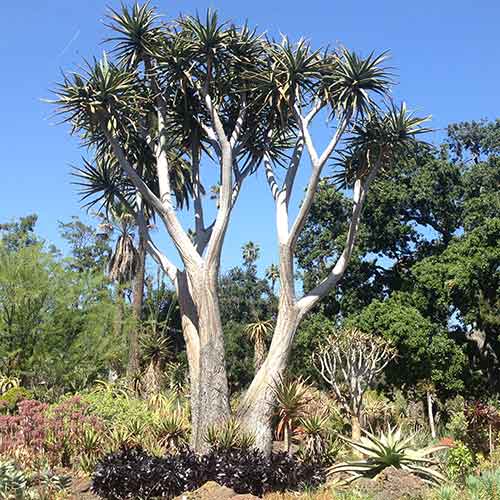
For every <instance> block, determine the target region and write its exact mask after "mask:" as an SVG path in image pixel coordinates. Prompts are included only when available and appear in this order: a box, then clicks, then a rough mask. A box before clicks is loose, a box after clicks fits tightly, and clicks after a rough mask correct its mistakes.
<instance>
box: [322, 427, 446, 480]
mask: <svg viewBox="0 0 500 500" xmlns="http://www.w3.org/2000/svg"><path fill="white" fill-rule="evenodd" d="M363 433H364V434H365V436H363V437H362V438H361V440H360V441H353V440H352V439H349V438H347V437H343V436H341V439H343V440H344V441H345V442H346V443H348V444H350V445H351V446H352V448H353V449H354V450H356V451H357V452H359V453H361V454H362V455H364V456H365V457H366V458H364V459H363V460H355V461H352V462H344V463H339V464H336V465H334V466H333V467H330V469H329V470H328V473H329V474H330V475H333V474H337V473H339V472H346V473H348V474H350V475H351V481H353V480H355V479H357V478H360V477H374V476H376V475H377V474H378V473H380V472H381V471H383V470H384V469H385V468H386V467H395V468H398V469H403V470H406V471H408V472H411V473H412V474H415V475H417V476H419V477H421V478H422V479H424V480H425V481H427V482H429V483H440V482H443V481H444V480H445V478H444V476H443V475H442V474H441V473H440V472H439V471H438V470H437V469H436V465H437V462H436V461H435V460H433V459H432V458H429V457H430V455H432V454H434V453H436V452H438V451H440V450H444V449H446V448H448V447H447V446H445V445H438V446H430V447H428V448H423V449H420V450H415V449H413V448H411V444H412V442H413V438H414V436H407V437H403V435H402V432H401V429H400V428H398V429H393V428H391V427H390V426H389V428H388V430H387V432H382V433H381V434H380V436H375V435H374V434H371V433H370V432H368V431H366V430H363Z"/></svg>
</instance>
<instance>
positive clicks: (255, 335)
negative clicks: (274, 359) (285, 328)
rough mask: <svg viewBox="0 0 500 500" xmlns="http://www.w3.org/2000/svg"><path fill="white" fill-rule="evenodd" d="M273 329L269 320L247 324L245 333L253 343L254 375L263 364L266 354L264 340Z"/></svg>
mask: <svg viewBox="0 0 500 500" xmlns="http://www.w3.org/2000/svg"><path fill="white" fill-rule="evenodd" d="M272 328H273V322H272V321H271V320H257V321H256V322H255V323H249V324H248V325H247V326H246V328H245V331H246V333H247V335H248V337H249V338H250V340H251V341H252V342H253V343H254V367H255V373H257V372H258V371H259V368H260V367H261V366H262V364H263V363H264V360H265V359H266V354H267V346H266V339H267V337H268V335H269V333H270V332H271V330H272Z"/></svg>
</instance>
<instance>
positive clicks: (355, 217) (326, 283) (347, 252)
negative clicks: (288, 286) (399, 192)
mask: <svg viewBox="0 0 500 500" xmlns="http://www.w3.org/2000/svg"><path fill="white" fill-rule="evenodd" d="M379 165H380V161H379V162H378V163H377V165H376V167H375V168H373V169H372V170H371V172H370V174H369V175H368V177H367V178H366V180H365V181H364V182H363V181H362V179H359V178H358V179H356V181H355V183H354V190H353V209H352V217H351V222H350V223H349V229H348V231H347V238H346V243H345V246H344V250H343V251H342V254H341V255H340V257H339V258H338V259H337V262H336V263H335V265H334V266H333V269H332V270H331V272H330V274H329V275H328V276H327V277H326V278H325V279H324V280H323V281H322V282H321V283H319V284H318V285H317V286H316V287H315V288H313V289H312V290H311V291H310V292H309V293H307V294H306V295H304V296H303V297H302V298H301V299H300V300H299V301H298V303H297V306H298V307H299V309H300V310H301V314H306V313H307V312H308V311H310V310H311V309H312V307H314V305H315V304H316V303H317V302H318V301H319V300H320V299H321V298H323V297H324V296H325V295H326V294H327V293H328V292H329V291H330V290H331V289H332V288H333V287H334V286H335V285H336V284H337V283H338V282H339V280H340V279H341V278H342V276H343V275H344V272H345V270H346V268H347V264H348V262H349V260H350V258H351V255H352V251H353V249H354V244H355V242H356V236H357V234H358V230H359V224H360V219H361V212H362V209H363V204H364V202H365V199H366V195H367V192H368V189H369V186H370V184H371V182H372V180H373V178H374V177H375V175H376V172H377V171H378V168H379Z"/></svg>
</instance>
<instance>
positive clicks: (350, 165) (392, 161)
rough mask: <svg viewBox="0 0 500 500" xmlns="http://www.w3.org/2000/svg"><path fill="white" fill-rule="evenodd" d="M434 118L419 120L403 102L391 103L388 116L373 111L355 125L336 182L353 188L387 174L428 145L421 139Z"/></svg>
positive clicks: (337, 164) (338, 163)
mask: <svg viewBox="0 0 500 500" xmlns="http://www.w3.org/2000/svg"><path fill="white" fill-rule="evenodd" d="M429 119H430V117H417V116H415V115H414V114H413V113H412V112H411V111H408V109H407V108H406V104H405V103H404V102H403V103H401V104H400V105H399V106H396V105H395V104H394V103H390V104H389V105H388V106H387V109H386V111H385V112H383V113H381V112H379V111H372V112H371V113H370V114H369V115H367V116H365V117H364V118H363V119H361V120H360V121H358V122H357V123H355V124H354V125H353V128H352V131H351V134H350V136H349V137H348V139H347V140H346V148H345V149H344V150H343V151H342V152H341V153H339V154H338V155H337V159H336V162H335V167H336V172H335V174H334V175H333V176H332V178H333V180H334V181H335V182H336V183H337V184H339V185H340V187H342V188H345V187H350V186H352V185H353V183H354V181H355V179H359V178H360V179H365V178H366V177H367V176H368V175H369V174H370V172H372V171H373V169H377V174H384V173H385V172H387V171H389V170H390V169H391V168H394V167H395V165H396V164H397V161H398V159H400V158H404V156H405V155H407V154H409V153H410V152H411V151H412V148H415V147H417V145H418V144H424V145H425V143H423V142H422V141H420V140H419V139H418V136H419V135H422V134H425V133H428V132H430V131H431V129H429V128H427V127H422V124H423V123H425V122H426V121H428V120H429Z"/></svg>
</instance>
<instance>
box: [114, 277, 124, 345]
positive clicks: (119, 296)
mask: <svg viewBox="0 0 500 500" xmlns="http://www.w3.org/2000/svg"><path fill="white" fill-rule="evenodd" d="M124 304H125V290H124V289H123V287H122V286H121V285H120V284H119V283H118V284H117V285H116V310H115V317H114V318H113V333H114V337H115V341H116V342H118V341H119V339H121V336H122V334H123V317H124V315H125V314H124V313H125V311H124Z"/></svg>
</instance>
